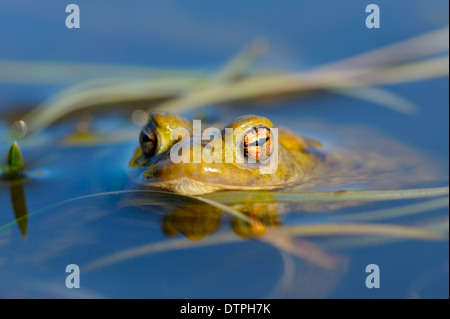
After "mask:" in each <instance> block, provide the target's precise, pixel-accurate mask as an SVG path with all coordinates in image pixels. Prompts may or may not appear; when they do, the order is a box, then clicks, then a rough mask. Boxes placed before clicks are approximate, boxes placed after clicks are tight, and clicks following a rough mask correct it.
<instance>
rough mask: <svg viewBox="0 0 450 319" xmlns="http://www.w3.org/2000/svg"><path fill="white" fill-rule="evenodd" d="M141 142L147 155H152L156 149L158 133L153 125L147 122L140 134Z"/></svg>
mask: <svg viewBox="0 0 450 319" xmlns="http://www.w3.org/2000/svg"><path fill="white" fill-rule="evenodd" d="M139 144H140V145H141V148H142V151H143V153H144V155H145V156H146V157H152V156H153V155H154V154H155V151H156V134H155V132H154V131H153V128H152V127H151V125H149V124H147V125H145V126H144V128H143V129H142V131H141V134H140V136H139Z"/></svg>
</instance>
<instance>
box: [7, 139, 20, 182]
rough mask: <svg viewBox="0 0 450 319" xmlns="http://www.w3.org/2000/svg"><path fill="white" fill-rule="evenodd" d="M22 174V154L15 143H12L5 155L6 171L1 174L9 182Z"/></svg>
mask: <svg viewBox="0 0 450 319" xmlns="http://www.w3.org/2000/svg"><path fill="white" fill-rule="evenodd" d="M22 172H23V160H22V152H21V151H20V148H19V145H17V142H14V143H13V144H12V145H11V147H10V148H9V151H8V154H7V155H6V170H5V172H4V173H3V177H4V178H6V179H9V180H12V179H16V178H18V177H20V176H21V175H22Z"/></svg>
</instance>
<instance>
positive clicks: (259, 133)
mask: <svg viewBox="0 0 450 319" xmlns="http://www.w3.org/2000/svg"><path fill="white" fill-rule="evenodd" d="M272 147H273V145H272V139H271V135H270V130H269V129H268V128H267V127H255V128H253V129H252V130H251V131H250V132H248V133H247V134H246V135H245V136H244V157H245V158H246V159H251V160H253V161H260V160H261V159H264V158H267V157H268V156H270V154H271V152H272Z"/></svg>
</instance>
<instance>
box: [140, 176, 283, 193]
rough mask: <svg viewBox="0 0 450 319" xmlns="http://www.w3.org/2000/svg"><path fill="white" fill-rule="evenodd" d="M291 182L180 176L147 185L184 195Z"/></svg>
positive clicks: (277, 186)
mask: <svg viewBox="0 0 450 319" xmlns="http://www.w3.org/2000/svg"><path fill="white" fill-rule="evenodd" d="M287 184H289V182H284V183H282V184H272V185H261V186H255V185H231V184H230V185H228V184H214V183H208V182H203V181H198V180H195V179H193V178H190V177H180V178H177V179H173V180H167V181H155V182H148V183H147V186H152V187H160V188H164V189H169V190H171V191H173V192H176V193H179V194H184V195H202V194H207V193H211V192H215V191H219V190H271V189H276V188H281V187H286V186H287Z"/></svg>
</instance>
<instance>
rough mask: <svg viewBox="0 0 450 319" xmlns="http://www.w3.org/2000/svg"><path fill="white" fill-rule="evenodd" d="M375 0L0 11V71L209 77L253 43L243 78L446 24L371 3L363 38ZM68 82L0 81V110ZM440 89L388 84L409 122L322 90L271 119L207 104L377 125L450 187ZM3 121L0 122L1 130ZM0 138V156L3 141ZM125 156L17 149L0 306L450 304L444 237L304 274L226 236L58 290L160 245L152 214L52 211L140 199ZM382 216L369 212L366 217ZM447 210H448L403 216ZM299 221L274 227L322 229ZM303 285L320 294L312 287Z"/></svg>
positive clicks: (274, 252) (433, 11)
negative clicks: (19, 64)
mask: <svg viewBox="0 0 450 319" xmlns="http://www.w3.org/2000/svg"><path fill="white" fill-rule="evenodd" d="M372 2H374V1H372ZM372 2H370V1H358V0H345V1H344V0H341V1H339V2H338V1H333V0H321V1H312V0H310V1H283V2H282V3H280V2H279V1H277V2H275V1H269V0H246V1H239V2H238V1H225V0H223V1H210V0H202V1H197V0H195V1H172V0H162V1H133V2H131V3H130V2H125V1H118V0H114V1H108V2H105V1H93V0H89V1H88V0H78V1H76V2H75V3H76V4H78V5H79V7H80V10H81V28H80V29H78V30H74V29H71V30H69V29H67V28H66V27H65V24H64V21H65V18H66V13H65V11H64V10H65V5H66V3H64V2H61V1H56V0H53V1H52V0H43V1H39V2H36V1H30V0H24V1H20V2H10V1H8V2H7V1H3V0H1V1H0V8H1V9H0V60H32V61H59V62H77V63H105V64H125V65H137V66H155V67H164V68H173V69H195V70H197V69H201V70H211V71H213V70H215V69H217V68H218V67H220V66H221V65H223V64H224V63H225V62H226V61H227V60H228V59H229V58H230V57H231V56H233V55H234V54H235V53H236V52H238V51H239V50H240V49H241V48H242V47H244V46H245V45H246V44H247V43H249V42H250V41H251V40H252V39H254V38H256V37H263V38H264V39H266V40H267V41H268V43H269V45H270V47H269V50H268V52H267V54H266V55H265V56H264V57H263V58H261V60H260V61H258V62H257V64H256V65H255V68H265V67H269V68H274V69H278V68H279V69H284V70H305V69H309V68H312V67H315V66H319V65H321V64H323V63H327V62H333V61H336V60H339V59H342V58H346V57H348V56H352V55H356V54H358V53H362V52H365V51H369V50H371V49H375V48H378V47H381V46H384V45H388V44H392V43H395V42H398V41H400V40H405V39H408V38H411V37H414V36H417V35H421V34H424V33H426V32H430V31H433V30H437V29H439V28H442V27H444V26H447V25H448V9H449V8H448V6H449V3H448V1H440V0H435V1H425V0H422V1H406V0H398V1H395V2H392V1H388V0H377V1H376V2H375V3H376V4H378V5H379V7H380V9H381V28H380V29H378V30H369V29H367V28H366V27H365V17H366V13H365V12H364V9H365V6H366V5H367V4H369V3H372ZM67 85H68V83H54V84H45V85H44V84H33V83H25V84H18V83H2V82H0V111H1V114H6V113H9V112H12V111H14V110H17V109H20V108H22V107H24V106H25V105H36V104H38V103H40V102H42V101H44V100H45V99H47V98H49V97H51V96H52V95H53V94H56V93H57V92H59V91H60V90H61V89H62V88H65V87H67ZM448 86H449V81H448V77H445V78H438V79H433V80H427V81H420V82H412V83H406V84H399V85H389V86H385V87H384V88H386V89H388V90H389V91H391V92H393V93H396V94H398V95H400V96H402V97H404V98H406V99H408V100H410V101H412V102H413V103H415V104H416V105H418V106H419V107H420V109H421V111H420V113H419V114H417V115H414V116H408V115H404V114H401V113H396V112H395V111H392V110H389V109H386V108H383V107H380V106H378V105H375V104H373V103H370V102H366V101H361V100H356V99H353V98H349V97H345V96H340V95H336V94H333V93H324V94H320V95H314V96H310V97H304V98H298V99H294V100H288V101H280V102H276V103H274V104H273V105H272V107H270V108H255V107H254V106H252V107H250V106H242V107H241V106H240V107H239V108H231V107H230V108H217V107H216V108H215V107H214V106H210V109H213V110H214V111H213V112H214V114H216V115H217V117H219V118H220V119H221V120H222V119H223V121H225V122H226V121H228V120H230V119H232V118H233V117H235V116H238V115H241V114H243V112H244V113H258V114H260V115H265V116H268V117H269V118H270V119H271V120H272V121H273V122H274V123H280V124H282V125H286V126H288V127H296V128H297V126H296V124H297V123H298V122H299V121H300V120H304V119H313V120H318V121H320V120H326V121H327V122H330V123H334V124H337V125H340V126H342V127H345V126H351V125H355V124H357V125H360V126H363V127H368V128H370V129H373V130H378V131H381V132H382V133H383V134H386V135H388V136H390V137H392V138H394V139H396V140H398V141H401V142H403V143H405V144H408V145H413V146H414V147H416V148H417V149H419V150H422V151H423V152H427V153H429V154H431V155H433V156H435V157H437V158H439V159H440V161H439V163H442V164H441V165H442V167H441V169H442V170H443V172H444V173H443V175H444V176H443V177H442V180H444V182H442V180H440V181H437V182H436V184H435V185H433V186H442V185H448V177H447V175H448V165H447V163H448V154H449V140H448V136H449V134H448V133H449V122H448V118H449V114H448V112H449V109H448V104H449V93H448V92H449V91H448ZM7 125H8V124H7V123H6V121H5V120H4V118H1V123H0V127H1V128H2V129H5V127H7ZM299 129H301V128H299ZM138 131H139V129H138V128H137V129H136V141H137V133H138ZM51 134H52V133H51V132H50V135H51ZM1 141H2V144H1V153H0V157H2V156H3V155H2V154H4V153H5V152H6V150H7V147H8V146H9V144H7V143H5V142H4V139H2V140H1ZM135 146H136V143H135V142H134V141H129V142H124V143H120V144H114V145H110V146H94V147H84V148H56V149H54V148H51V147H48V146H46V147H45V148H39V147H33V146H32V145H28V146H24V147H23V149H22V151H23V153H24V158H25V159H26V160H28V162H26V164H27V165H29V166H31V167H30V171H29V172H30V175H31V176H32V179H31V180H30V181H29V182H27V183H25V184H24V188H25V194H26V200H27V208H28V212H29V213H31V214H30V216H29V220H28V228H29V229H28V234H27V239H26V240H25V241H24V240H23V239H22V237H21V234H20V232H19V230H18V228H17V226H16V225H15V224H14V223H13V224H12V225H11V226H10V227H8V228H7V229H6V230H2V231H0V296H1V297H12V298H16V297H30V298H32V297H68V298H72V297H75V298H76V297H119V298H120V297H125V298H127V297H148V298H204V297H208V298H209V297H212V298H264V297H276V298H300V297H327V298H340V297H344V298H355V297H356V298H408V297H416V294H417V295H418V296H420V297H425V298H433V297H437V298H448V294H449V290H448V254H449V253H448V241H447V240H444V241H438V242H426V241H418V240H410V241H405V242H399V243H393V244H389V245H381V246H368V247H364V248H359V249H337V250H336V251H334V250H333V251H332V252H333V253H336V254H339V255H342V256H346V257H349V263H348V265H347V267H346V268H345V269H343V270H339V269H337V270H333V271H324V270H322V269H315V268H314V267H310V266H309V265H308V263H306V262H305V261H303V260H300V259H298V258H296V257H289V256H286V254H285V253H283V252H281V251H280V250H278V249H276V248H274V247H272V246H269V245H267V244H265V243H263V242H260V241H257V240H249V241H246V240H239V241H233V242H231V243H226V244H220V245H213V246H205V247H197V248H191V249H181V250H170V251H165V252H161V253H155V254H152V255H143V256H140V257H136V258H132V259H128V260H125V261H123V262H120V263H117V264H113V265H110V266H105V267H103V268H101V269H97V270H94V271H92V272H86V273H85V272H83V268H81V269H82V270H81V271H82V272H81V286H82V288H81V289H72V290H69V289H67V288H66V287H65V285H64V281H65V278H66V275H67V274H66V273H65V272H64V269H65V266H66V265H67V264H70V263H76V264H79V265H80V266H83V265H86V264H88V263H90V262H92V261H93V260H95V259H97V258H100V257H104V256H107V255H110V254H112V253H114V252H117V251H122V250H127V249H130V248H133V247H136V246H140V245H144V244H148V243H157V242H169V240H167V238H166V237H165V236H164V234H163V233H162V231H161V216H162V214H163V213H164V210H163V209H162V208H160V207H152V209H151V211H150V212H147V211H145V210H142V209H139V208H136V207H126V208H121V207H120V202H121V200H122V199H123V198H122V197H121V196H119V195H105V196H101V197H94V198H84V199H79V200H76V201H72V202H68V203H65V204H60V205H58V206H55V207H49V205H52V204H55V203H58V202H61V201H63V200H67V199H70V198H76V197H79V196H84V195H88V194H95V193H102V192H110V191H119V190H123V189H135V188H137V186H136V185H134V184H133V183H132V182H130V180H129V178H128V175H127V168H126V165H127V162H128V160H129V158H130V156H131V154H132V151H133V149H134V147H135ZM445 181H446V182H445ZM427 186H429V185H427ZM0 203H1V206H2V209H1V215H0V227H2V226H3V225H5V224H7V223H9V222H11V221H13V220H14V218H13V212H12V209H11V204H10V199H9V189H8V187H7V186H6V185H5V184H2V185H1V188H0ZM405 204H407V202H405ZM383 207H384V206H382V205H379V206H377V205H373V206H369V207H368V208H367V210H372V209H375V208H383ZM42 208H45V209H43V210H40V209H42ZM355 211H357V210H355ZM343 212H344V213H345V211H343ZM446 215H448V208H447V209H440V210H437V211H433V212H430V213H429V214H426V215H422V216H419V217H416V219H413V220H411V221H417V222H421V221H427V220H431V219H432V218H439V217H442V216H446ZM301 217H302V215H300V217H299V218H296V217H295V216H294V217H292V219H290V218H285V222H286V223H287V224H289V223H308V222H320V218H319V219H312V218H311V219H302V218H301ZM403 221H405V220H401V221H399V223H402V222H403ZM229 231H230V229H229V227H228V224H227V219H226V218H224V226H223V227H222V228H221V229H220V230H219V232H218V233H217V234H215V235H212V236H216V235H217V236H219V235H221V234H226V233H229ZM177 238H178V239H180V240H181V239H182V236H181V235H180V236H178V237H177ZM318 243H320V241H319V242H318ZM370 263H377V264H378V265H379V266H380V268H381V271H382V277H381V278H382V279H381V280H382V286H381V288H380V289H370V290H369V289H367V288H366V287H365V285H364V281H365V277H366V275H367V274H366V273H365V272H364V269H365V266H366V265H367V264H370ZM289 267H293V268H294V269H295V274H294V275H293V276H291V277H287V278H288V279H287V280H288V281H289V282H291V283H292V285H291V286H289V285H288V286H289V288H286V287H285V288H284V289H281V288H277V285H278V284H280V282H282V280H281V279H282V278H283V274H284V275H286V273H287V274H288V275H289V271H287V270H286V269H288V268H289ZM289 269H290V268H289ZM299 274H300V276H296V275H299ZM286 276H287V275H286ZM302 278H306V280H305V279H302ZM302 280H303V281H302ZM292 286H294V287H295V288H292ZM311 286H314V287H317V289H316V290H314V291H311V289H310V288H309V287H311Z"/></svg>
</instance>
